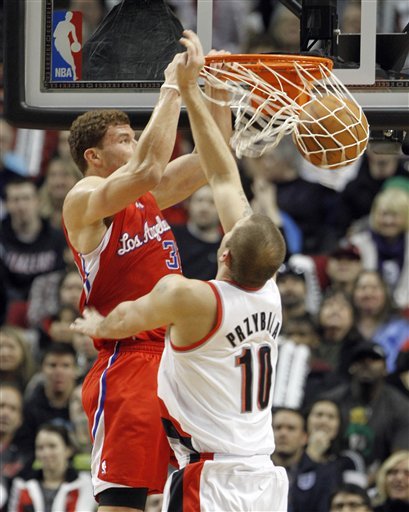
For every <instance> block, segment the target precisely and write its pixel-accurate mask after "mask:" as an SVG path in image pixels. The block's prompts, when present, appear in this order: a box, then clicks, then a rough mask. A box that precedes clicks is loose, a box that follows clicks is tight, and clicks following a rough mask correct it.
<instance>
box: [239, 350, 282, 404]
mask: <svg viewBox="0 0 409 512" xmlns="http://www.w3.org/2000/svg"><path fill="white" fill-rule="evenodd" d="M254 358H256V359H257V361H256V364H258V365H259V378H258V392H257V407H258V408H259V410H262V409H265V408H266V407H267V406H268V402H269V399H270V392H271V374H272V372H273V367H272V365H271V348H270V347H269V346H268V345H263V346H261V347H260V349H259V350H258V352H257V355H256V356H255V357H254ZM236 366H241V377H242V380H241V404H242V406H241V412H251V411H252V410H253V353H252V351H251V350H250V349H249V348H245V349H244V350H243V352H242V354H241V355H240V356H237V357H236Z"/></svg>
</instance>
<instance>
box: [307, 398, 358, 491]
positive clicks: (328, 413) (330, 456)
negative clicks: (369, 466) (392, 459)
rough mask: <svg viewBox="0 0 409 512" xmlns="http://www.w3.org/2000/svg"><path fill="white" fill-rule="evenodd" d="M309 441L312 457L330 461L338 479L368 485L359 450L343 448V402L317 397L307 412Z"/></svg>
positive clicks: (321, 460) (330, 467)
mask: <svg viewBox="0 0 409 512" xmlns="http://www.w3.org/2000/svg"><path fill="white" fill-rule="evenodd" d="M306 421H307V433H308V443H307V447H306V453H307V455H308V456H309V457H310V459H311V460H313V461H315V462H320V463H323V464H326V465H327V471H332V472H333V473H334V479H336V478H337V475H339V477H340V478H339V480H340V481H342V482H344V483H354V484H357V485H359V486H360V487H363V488H366V485H367V478H366V468H365V463H364V461H363V459H362V457H360V455H359V454H358V453H356V452H351V451H342V449H341V446H342V436H343V434H344V426H343V424H342V417H341V411H340V409H339V406H338V405H337V404H336V403H335V402H333V401H331V400H322V399H317V400H316V401H315V402H313V403H312V404H311V405H310V406H309V408H308V411H307V413H306Z"/></svg>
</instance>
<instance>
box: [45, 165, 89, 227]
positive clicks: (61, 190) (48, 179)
mask: <svg viewBox="0 0 409 512" xmlns="http://www.w3.org/2000/svg"><path fill="white" fill-rule="evenodd" d="M80 178H81V173H80V172H79V171H78V169H77V168H76V166H75V164H74V162H73V161H71V162H68V161H66V160H63V159H62V158H58V157H55V158H53V159H52V160H51V161H50V163H49V164H48V166H47V170H46V175H45V181H44V184H43V185H42V187H41V188H40V191H39V197H40V213H41V216H42V217H43V218H44V219H48V221H49V222H50V224H51V225H52V226H53V227H55V228H57V229H61V214H62V205H63V203H64V199H65V196H66V195H67V194H68V192H69V191H70V190H71V189H72V187H73V186H74V185H75V183H77V181H78V180H79V179H80Z"/></svg>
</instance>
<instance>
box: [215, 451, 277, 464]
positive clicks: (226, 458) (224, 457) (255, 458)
mask: <svg viewBox="0 0 409 512" xmlns="http://www.w3.org/2000/svg"><path fill="white" fill-rule="evenodd" d="M213 460H215V461H218V462H235V461H240V460H242V461H245V462H250V463H255V464H266V463H268V462H271V457H270V455H231V454H230V453H215V454H214V456H213Z"/></svg>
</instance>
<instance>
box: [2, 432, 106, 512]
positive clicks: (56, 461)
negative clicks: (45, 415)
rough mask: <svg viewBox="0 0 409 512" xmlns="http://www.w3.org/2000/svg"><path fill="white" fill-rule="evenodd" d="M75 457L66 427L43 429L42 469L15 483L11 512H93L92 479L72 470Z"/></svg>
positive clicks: (38, 443) (39, 438) (39, 443)
mask: <svg viewBox="0 0 409 512" xmlns="http://www.w3.org/2000/svg"><path fill="white" fill-rule="evenodd" d="M73 453H74V447H73V444H72V442H71V440H70V438H69V435H68V431H67V430H66V429H65V428H64V427H63V426H61V425H60V426H57V425H48V424H46V425H42V426H41V427H40V428H39V430H38V433H37V435H36V439H35V454H36V459H37V460H38V462H39V463H40V465H41V469H40V470H28V471H26V472H23V473H22V474H21V475H20V476H19V477H16V478H15V479H14V481H13V485H12V489H11V493H10V502H9V507H8V511H9V512H19V511H22V510H31V511H33V512H44V511H51V510H55V511H57V510H58V511H72V512H94V511H95V510H96V502H95V500H94V498H93V496H92V484H91V475H90V474H89V472H88V471H86V472H85V471H84V472H80V473H78V472H77V471H75V470H74V469H73V468H72V467H71V466H70V459H71V458H72V456H73Z"/></svg>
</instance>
